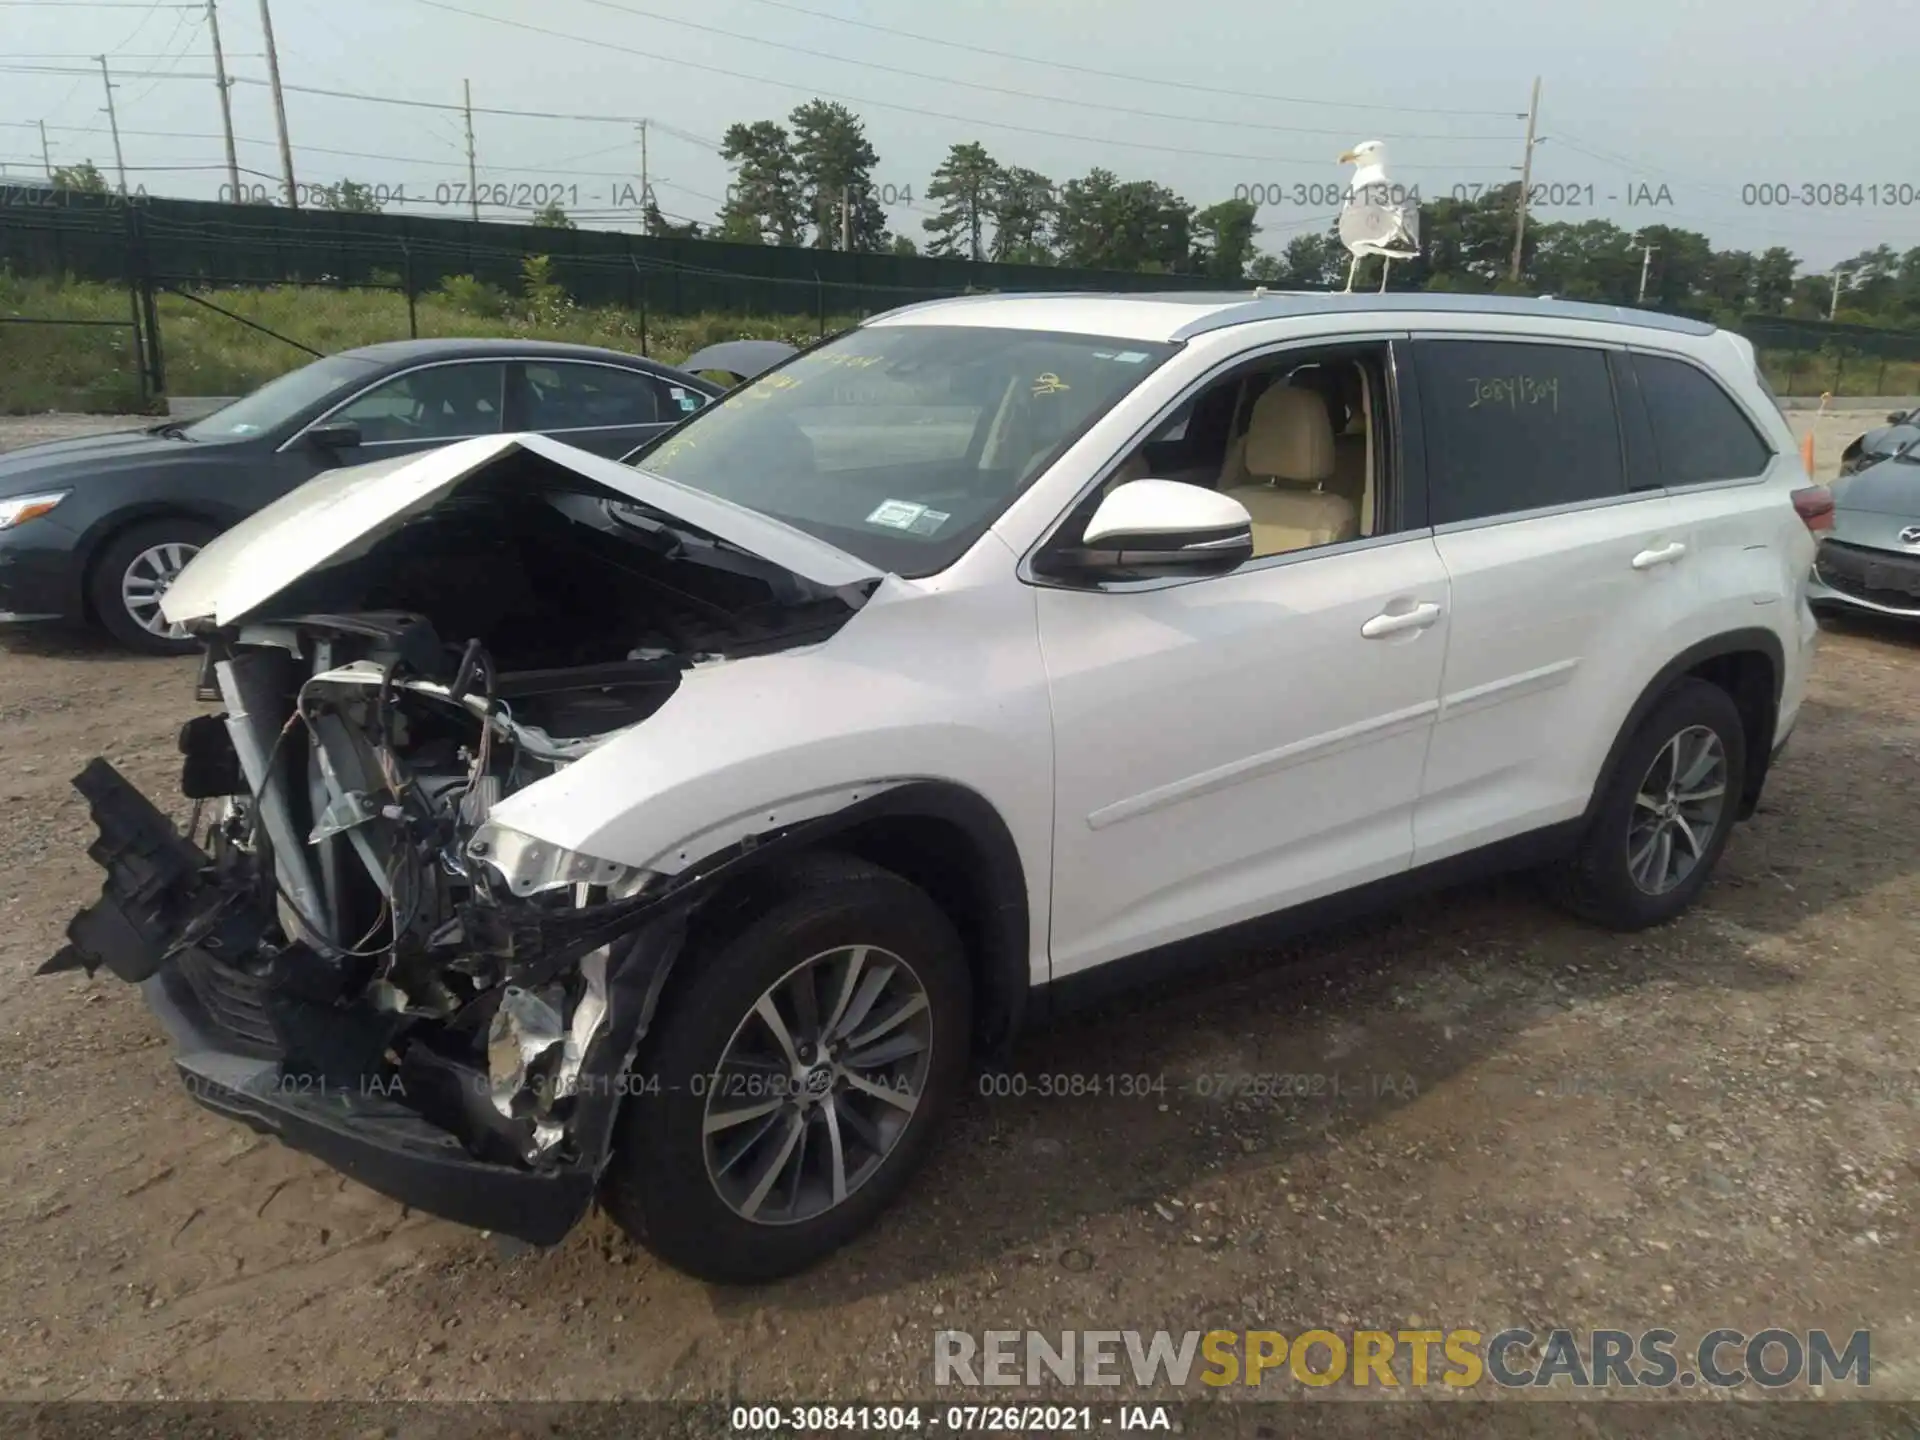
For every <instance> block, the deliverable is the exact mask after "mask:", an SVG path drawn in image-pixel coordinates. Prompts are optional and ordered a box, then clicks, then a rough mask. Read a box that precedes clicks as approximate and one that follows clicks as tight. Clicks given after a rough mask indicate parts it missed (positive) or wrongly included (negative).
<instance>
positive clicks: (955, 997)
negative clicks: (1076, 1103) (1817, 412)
mask: <svg viewBox="0 0 1920 1440" xmlns="http://www.w3.org/2000/svg"><path fill="white" fill-rule="evenodd" d="M1794 450H1795V447H1794V443H1793V440H1792V437H1791V435H1790V434H1789V431H1788V428H1787V426H1786V423H1785V422H1784V420H1783V419H1782V417H1781V415H1780V413H1779V411H1778V410H1777V408H1776V407H1775V406H1774V404H1773V403H1772V401H1771V400H1770V398H1769V395H1768V392H1767V391H1766V390H1765V388H1764V383H1763V382H1762V381H1761V380H1760V378H1759V375H1758V373H1757V371H1756V368H1755V363H1754V354H1753V350H1752V348H1751V347H1750V346H1749V345H1748V344H1747V343H1746V342H1744V341H1743V340H1741V339H1739V338H1737V337H1735V336H1733V335H1730V334H1725V333H1721V332H1717V331H1715V330H1713V329H1711V328H1710V327H1707V326H1704V325H1698V324H1693V323H1690V322H1686V321H1681V320H1674V319H1668V318H1665V317H1662V316H1659V315H1653V314H1646V313H1640V312H1633V311H1622V310H1615V309H1607V308H1600V307H1591V306H1583V305H1573V304H1559V303H1552V302H1532V301H1517V300H1500V299H1491V298H1484V297H1459V296H1453V297H1449V296H1398V295H1264V294H1261V295H1255V296H1252V297H1247V296H1222V295H1218V294H1214V295H1200V296H1184V295H1158V296H1152V297H1106V296H1026V297H980V298H972V299H964V300H953V301H944V302H939V303H935V304H930V305H922V306H916V307H911V308H908V309H905V310H900V311H896V312H894V313H892V314H888V315H884V316H881V317H879V318H877V319H874V320H872V321H869V322H868V323H866V324H865V325H863V326H861V327H859V328H858V329H856V330H853V331H851V332H849V333H847V334H845V335H841V336H839V337H836V338H834V339H833V340H831V341H829V342H827V343H824V344H822V345H820V346H817V347H815V348H814V349H812V350H809V351H806V352H804V353H802V354H800V355H799V356H797V357H796V358H794V359H792V360H791V361H789V362H788V363H786V364H784V365H783V366H781V367H780V368H778V369H776V370H774V371H772V372H770V373H768V374H766V375H764V376H762V377H761V378H759V379H758V380H756V381H755V382H753V383H752V384H750V385H748V386H746V387H744V388H742V389H740V390H737V391H735V392H733V393H732V394H730V395H729V396H728V397H727V398H726V399H725V400H724V401H722V402H721V403H719V404H717V405H714V406H712V407H710V408H709V409H706V410H703V411H701V412H700V413H698V414H697V415H695V416H693V417H692V418H691V419H689V420H688V421H686V422H685V423H684V424H682V425H681V426H680V427H679V428H678V429H676V430H675V431H672V432H670V433H669V434H668V435H667V436H665V437H664V438H663V439H661V440H660V441H657V442H655V443H654V444H652V445H651V446H649V447H648V448H647V449H645V450H644V451H643V452H641V453H640V454H638V455H637V456H636V457H632V463H631V464H625V465H623V464H617V463H614V462H612V461H608V460H603V459H597V458H595V457H593V456H590V455H587V454H585V453H582V452H580V451H576V450H573V449H570V448H569V447H567V446H565V445H562V444H559V443H558V442H555V441H552V440H547V439H542V438H540V437H537V436H505V437H492V438H487V439H480V440H473V441H469V442H464V443H462V444H458V445H454V446H452V447H450V448H447V449H444V450H441V451H438V452H435V453H433V454H430V455H427V456H424V457H412V458H405V459H401V460H398V461H392V462H384V463H382V464H378V465H372V466H363V467H359V468H356V469H352V470H342V471H337V472H334V473H333V474H331V475H328V476H324V477H322V478H320V479H317V480H315V481H313V482H312V483H311V484H309V485H307V486H305V487H304V488H302V489H301V490H299V491H296V492H295V493H293V494H292V495H289V496H288V497H286V498H285V499H283V500H281V501H280V502H278V503H276V504H274V505H272V506H270V507H269V508H267V509H266V510H264V511H262V512H260V513H259V514H257V515H254V516H253V517H251V518H250V519H248V520H246V521H244V522H243V523H242V524H240V525H239V526H237V527H236V528H235V529H233V530H231V531H229V532H227V534H225V535H224V536H222V537H220V538H219V539H217V540H216V541H214V542H213V543H212V544H210V545H208V546H207V548H206V549H205V550H204V551H203V552H202V553H201V555H200V557H199V558H198V559H197V560H195V561H194V562H193V563H192V565H190V566H189V567H188V569H187V570H186V572H185V573H184V574H183V575H182V576H181V577H180V579H179V580H178V582H177V583H176V584H175V586H174V588H173V589H172V590H171V591H170V592H169V593H168V595H167V596H166V599H165V610H166V614H167V618H168V619H169V620H170V621H174V622H177V623H183V624H186V625H188V626H189V627H190V628H192V629H193V630H194V631H195V632H196V633H198V634H200V635H202V636H203V637H204V638H205V640H206V643H207V660H206V664H205V666H204V668H203V671H202V694H203V698H208V699H214V700H219V701H221V702H223V703H224V713H210V714H205V715H202V716H200V717H198V718H196V719H193V720H191V721H189V722H188V724H187V725H186V727H185V729H184V730H183V732H182V734H181V749H182V751H183V753H184V754H185V757H186V758H185V767H184V768H185V773H184V777H183V787H182V788H183V790H184V792H185V794H186V796H188V797H189V798H191V799H192V800H194V801H195V819H196V823H195V825H193V826H192V827H190V833H189V834H188V835H185V836H182V835H181V834H179V833H178V832H177V831H176V830H175V829H174V828H173V826H172V825H171V824H170V823H169V822H168V821H167V820H166V818H165V817H164V816H163V815H162V814H161V813H160V812H159V811H158V810H157V809H156V808H155V807H154V806H153V805H151V804H149V803H148V802H147V801H146V800H144V799H143V798H142V797H141V796H140V795H138V794H137V793H136V792H135V791H133V790H132V789H131V787H129V786H128V785H127V784H126V782H125V781H124V780H122V779H121V778H120V777H119V776H118V775H117V773H115V772H114V771H113V769H112V767H111V766H109V765H107V764H106V763H105V762H104V761H95V762H94V763H93V764H92V765H91V766H89V768H88V769H87V770H86V771H85V772H83V773H82V775H81V776H80V777H79V779H78V780H77V781H76V784H77V785H78V786H79V788H80V789H81V791H82V792H83V793H84V794H85V795H86V796H87V798H88V800H89V801H90V803H91V804H92V807H93V810H94V814H95V817H96V819H97V821H98V824H99V826H100V829H101V832H102V833H101V838H100V840H99V841H98V842H97V843H96V845H95V848H94V852H93V853H94V854H95V856H96V858H97V859H99V860H100V861H101V863H102V864H103V865H104V866H105V868H106V869H107V872H108V878H107V882H106V886H105V889H104V893H103V896H102V899H101V901H100V903H98V904H97V905H95V906H93V907H91V908H90V909H88V910H86V911H84V912H82V913H81V914H80V915H79V916H78V917H76V919H75V921H74V923H73V925H72V927H71V929H70V938H71V941H72V943H71V944H70V945H69V946H68V947H67V948H66V949H65V950H63V951H62V952H61V953H60V954H59V955H57V956H55V957H54V959H53V960H51V961H49V962H48V965H47V967H46V968H47V969H49V970H61V969H69V968H74V967H79V966H84V967H86V968H87V969H88V970H90V971H91V970H92V969H94V968H95V967H97V966H100V965H106V966H108V967H110V968H111V969H112V970H114V971H115V972H116V973H117V974H119V975H121V976H123V977H125V978H126V979H128V980H132V981H136V982H139V983H140V984H142V986H143V987H144V989H145V991H146V993H147V996H148V998H149V999H150V1001H151V1003H152V1005H153V1007H154V1009H155V1010H156V1011H157V1012H159V1014H160V1016H161V1017H162V1019H163V1020H164V1021H165V1023H166V1024H167V1025H168V1027H169V1028H170V1029H171V1030H172V1031H173V1032H174V1034H175V1036H176V1037H177V1039H178V1040H179V1042H180V1053H179V1057H178V1063H179V1067H180V1069H181V1071H182V1073H183V1075H184V1077H185V1078H186V1080H187V1082H188V1085H189V1088H190V1090H191V1092H192V1094H193V1096H194V1098H196V1099H197V1100H199V1101H200V1102H201V1103H203V1104H205V1105H208V1106H210V1107H212V1108H214V1109H216V1110H219V1111H221V1112H223V1113H226V1114H230V1115H233V1116H235V1117H238V1118H240V1119H242V1120H244V1121H246V1122H247V1123H249V1124H252V1125H254V1126H256V1127H257V1128H261V1129H264V1130H268V1131H271V1132H273V1133H275V1134H277V1135H279V1136H280V1137H281V1138H282V1139H284V1140H285V1141H287V1142H288V1143H289V1144H291V1145H293V1146H296V1147H297V1148H300V1149H302V1150H306V1151H309V1152H311V1153H313V1154H315V1155H317V1156H319V1157H320V1158H321V1159H323V1160H325V1161H327V1162H329V1163H331V1164H333V1165H336V1166H338V1167H339V1168H341V1169H342V1170H344V1171H346V1172H347V1173H349V1174H351V1175H354V1176H356V1177H358V1178H360V1179H362V1180H364V1181H365V1182H366V1183H368V1184H370V1185H372V1186H374V1187H375V1188H377V1189H380V1190H383V1191H385V1192H387V1193H389V1194H391V1195H394V1196H396V1197H398V1198H400V1199H402V1200H405V1201H407V1202H409V1203H410V1204H413V1205H416V1206H418V1207H420V1208H423V1209H426V1210H430V1211H434V1212H437V1213H439V1214H442V1215H446V1216H450V1217H452V1218H454V1219H457V1220H461V1221H464V1222H466V1223H468V1224H472V1225H476V1226H482V1227H485V1228H488V1229H491V1230H495V1231H500V1232H504V1233H506V1234H509V1235H516V1236H520V1237H523V1238H525V1239H528V1240H532V1241H536V1242H541V1243H550V1242H553V1241H557V1240H558V1239H559V1238H560V1237H561V1236H562V1235H563V1234H564V1233H566V1231H567V1230H568V1229H569V1228H570V1227H571V1225H572V1224H573V1223H574V1222H575V1221H576V1220H577V1219H578V1218H579V1216H580V1215H581V1214H582V1213H583V1211H584V1210H585V1209H586V1208H587V1207H588V1206H589V1205H590V1204H591V1203H592V1201H593V1199H594V1198H595V1196H596V1195H597V1196H599V1197H601V1198H602V1199H603V1201H604V1203H605V1204H606V1205H607V1207H608V1208H609V1209H610V1210H611V1211H612V1213H613V1214H614V1216H615V1217H616V1218H617V1219H618V1220H619V1221H620V1223H621V1224H622V1225H624V1226H626V1227H627V1228H628V1229H629V1230H630V1231H631V1232H632V1233H634V1234H635V1235H637V1236H638V1237H640V1238H641V1239H642V1240H644V1241H645V1243H646V1244H648V1245H649V1246H651V1247H653V1248H654V1249H655V1250H656V1251H657V1252H658V1253H659V1254H661V1255H662V1256H664V1257H666V1258H667V1259H668V1260H670V1261H672V1262H673V1263H674V1264H676V1265H679V1266H681V1267H683V1268H685V1269H687V1270H690V1271H693V1272H695V1273H697V1274H699V1275H702V1276H707V1277H713V1278H717V1279H727V1280H751V1279H759V1278H765V1277H770V1276H774V1275H778V1274H782V1273H785V1272H789V1271H792V1270H794V1269H796V1268H798V1267H800V1266H803V1265H805V1264H807V1263H808V1262H810V1261H812V1260H814V1259H816V1258H817V1257H819V1256H821V1255H823V1254H825V1253H826V1252H828V1251H830V1250H832V1249H833V1248H834V1247H836V1246H838V1245H840V1244H842V1243H843V1242H844V1241H846V1240H847V1239H848V1238H849V1237H851V1236H852V1235H854V1234H855V1233H856V1232H858V1231H859V1230H860V1229H861V1228H862V1227H863V1226H865V1225H867V1224H868V1223H869V1222H870V1221H871V1220H872V1219H873V1218H874V1217H875V1215H876V1214H877V1213H878V1212H879V1211H880V1210H881V1209H882V1208H883V1207H884V1206H885V1205H886V1204H887V1203H888V1202H889V1201H890V1200H891V1199H892V1198H893V1197H894V1196H895V1195H896V1194H897V1193H898V1192H899V1190H900V1188H901V1186H902V1185H903V1184H904V1183H905V1182H906V1180H907V1179H908V1177H909V1175H910V1174H911V1172H912V1171H913V1170H914V1168H915V1167H916V1166H917V1165H918V1164H919V1163H920V1161H921V1160H922V1158H923V1157H924V1156H925V1155H926V1153H927V1150H928V1147H929V1146H930V1144H931V1143H932V1141H933V1137H934V1133H935V1130H936V1127H937V1126H938V1124H939V1122H940V1119H941V1117H942V1115H943V1113H944V1112H945V1111H946V1110H947V1109H948V1108H949V1106H950V1105H951V1103H952V1102H953V1101H954V1099H955V1097H956V1096H957V1095H958V1094H959V1092H960V1091H961V1089H962V1088H963V1086H964V1084H965V1081H966V1077H967V1074H968V1069H969V1064H970V1061H971V1059H972V1058H974V1057H979V1056H983V1055H984V1056H986V1057H989V1058H990V1057H993V1056H995V1055H998V1054H1003V1053H1004V1047H1005V1045H1006V1044H1007V1041H1008V1039H1009V1037H1010V1036H1011V1035H1012V1034H1013V1033H1014V1032H1015V1030H1016V1028H1017V1027H1018V1026H1019V1025H1020V1024H1021V1023H1022V1021H1023V1020H1025V1019H1029V1018H1031V1017H1032V1016H1034V1015H1035V1014H1037V1013H1041V1012H1042V1011H1043V1009H1045V1008H1046V1007H1049V1006H1053V1005H1056V1004H1058V1003H1059V1002H1060V1001H1061V1000H1062V998H1063V997H1065V996H1067V995H1069V994H1072V993H1074V992H1075V991H1077V990H1084V989H1085V988H1087V986H1088V985H1091V984H1093V983H1095V982H1099V981H1106V980H1111V979H1113V978H1115V977H1116V976H1120V975H1124V974H1131V973H1133V972H1134V971H1135V969H1136V968H1137V967H1136V966H1134V965H1132V964H1123V962H1129V961H1162V960H1169V959H1172V960H1178V959H1180V958H1181V957H1183V956H1188V957H1190V956H1191V954H1192V951H1191V950H1190V949H1187V948H1183V947H1184V944H1185V942H1189V941H1193V940H1195V939H1196V938H1197V937H1201V936H1203V935H1217V934H1218V933H1219V932H1222V931H1223V930H1228V929H1229V928H1230V927H1234V928H1235V933H1236V934H1237V933H1239V929H1238V927H1250V926H1251V925H1253V924H1254V923H1255V922H1260V923H1261V924H1266V923H1269V922H1278V923H1279V924H1283V925H1297V924H1299V923H1301V922H1302V921H1303V920H1306V919H1310V918H1313V917H1316V916H1319V915H1323V914H1324V913H1326V910H1327V909H1328V908H1329V906H1334V905H1338V906H1347V907H1351V906H1353V905H1355V904H1368V905H1371V904H1377V903H1380V901H1381V900H1382V899H1383V898H1385V897H1386V896H1388V895H1389V894H1391V893H1392V892H1394V891H1396V890H1398V889H1400V888H1401V887H1403V886H1405V885H1407V884H1409V883H1430V882H1432V881H1434V880H1436V879H1440V878H1443V877H1452V876H1456V875H1458V874H1460V873H1461V872H1462V871H1463V870H1466V869H1470V868H1482V867H1488V866H1514V865H1527V866H1534V867H1539V868H1542V869H1543V870H1544V871H1545V872H1546V873H1547V874H1548V875H1549V877H1550V878H1551V881H1552V884H1553V886H1554V888H1555V889H1556V891H1557V892H1558V893H1559V894H1560V895H1561V896H1562V897H1563V898H1564V899H1565V901H1566V902H1567V903H1568V904H1569V905H1570V906H1571V908H1572V909H1573V910H1574V911H1575V912H1576V913H1578V914H1580V915H1583V916H1586V917H1588V918H1590V919H1592V920H1595V921H1598V922H1600V923H1602V924H1607V925H1612V926H1616V927H1620V928H1624V929H1631V928H1634V927H1639V926H1645V925H1650V924H1655V923H1658V922H1660V921H1662V920H1665V919H1667V918H1669V917H1671V916H1673V915H1675V914H1676V913H1678V912H1679V911H1680V910H1682V909H1683V908H1684V907H1685V906H1687V905H1688V904H1689V903H1690V902H1691V901H1692V900H1693V898H1694V897H1695V896H1696V895H1697V894H1698V893H1699V892H1700V890H1701V887H1702V886H1703V885H1705V884H1706V882H1707V879H1708V876H1709V875H1710V873H1711V871H1712V869H1713V866H1714V863H1715V861H1716V860H1717V858H1718V857H1719V855H1720V852H1721V849H1722V848H1723V847H1724V846H1725V844H1726V843H1727V838H1728V834H1729V831H1730V830H1731V828H1732V825H1733V823H1734V822H1735V821H1736V820H1738V819H1740V818H1742V817H1744V816H1746V815H1747V814H1749V813H1750V812H1751V811H1752V810H1753V808H1754V805H1755V804H1756V802H1757V799H1758V796H1759V794H1760V789H1761V785H1762V782H1763V781H1764V779H1765V777H1766V773H1767V768H1768V764H1769V762H1770V760H1771V759H1772V757H1773V755H1774V753H1775V752H1776V751H1777V750H1778V749H1779V747H1780V745H1781V744H1782V742H1783V741H1784V739H1785V737H1786V735H1787V733H1788V731H1789V730H1790V729H1791V727H1792V725H1793V721H1794V717H1795V714H1796V712H1797V710H1798V708H1799V705H1800V699H1801V694H1802V691H1803V688H1804V685H1805V681H1806V675H1807V667H1808V663H1809V660H1810V657H1811V655H1812V650H1813V643H1814V635H1815V625H1814V621H1813V617H1812V615H1811V613H1810V612H1809V610H1808V607H1807V604H1806V600H1805V595H1804V584H1805V579H1806V576H1807V574H1808V570H1809V565H1810V562H1811V560H1812V556H1813V549H1814V541H1813V537H1812V535H1811V534H1810V533H1809V532H1810V529H1811V528H1813V527H1814V526H1816V525H1817V524H1819V523H1820V522H1821V521H1822V520H1823V519H1824V518H1825V516H1824V508H1825V506H1826V505H1827V504H1828V503H1829V502H1827V501H1826V498H1825V494H1824V492H1823V491H1818V490H1815V489H1813V488H1811V487H1807V486H1806V485H1805V482H1804V477H1803V475H1802V474H1801V472H1800V470H1799V468H1798V466H1797V462H1796V460H1795V459H1794ZM201 802H212V803H211V804H210V805H204V806H203V804H202V803H201ZM1247 933H1248V934H1249V935H1252V934H1253V933H1255V932H1253V931H1252V930H1251V929H1249V930H1248V931H1247ZM1082 982H1085V984H1083V983H1082Z"/></svg>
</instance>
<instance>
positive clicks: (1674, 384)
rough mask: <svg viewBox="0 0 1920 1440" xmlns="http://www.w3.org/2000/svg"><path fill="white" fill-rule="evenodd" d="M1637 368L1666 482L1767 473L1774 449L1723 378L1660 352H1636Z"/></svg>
mask: <svg viewBox="0 0 1920 1440" xmlns="http://www.w3.org/2000/svg"><path fill="white" fill-rule="evenodd" d="M1633 368H1634V372H1635V373H1636V374H1637V375H1638V376H1639V377H1640V395H1641V398H1642V399H1643V400H1644V401H1645V402H1646V406H1647V420H1648V421H1649V423H1651V424H1652V426H1653V444H1654V449H1655V450H1657V451H1658V452H1659V455H1660V475H1661V478H1662V479H1663V480H1664V481H1665V482H1666V483H1667V484H1669V485H1698V484H1701V483H1702V482H1704V481H1708V480H1745V479H1750V478H1751V477H1753V476H1756V475H1761V474H1764V473H1765V472H1766V468H1767V465H1768V464H1769V463H1770V462H1771V461H1772V459H1773V451H1772V450H1770V449H1769V448H1768V447H1767V445H1766V444H1765V442H1763V441H1762V440H1761V439H1760V437H1759V435H1757V434H1756V433H1754V428H1753V425H1752V424H1751V422H1749V421H1748V419H1747V417H1746V416H1745V415H1743V414H1742V413H1741V412H1740V407H1739V406H1738V405H1736V404H1735V403H1734V402H1733V400H1732V398H1731V397H1730V396H1728V394H1727V392H1726V391H1724V390H1722V389H1721V388H1720V385H1719V382H1718V381H1716V380H1714V379H1713V378H1712V377H1711V376H1709V375H1707V374H1706V373H1705V372H1703V371H1700V370H1696V369H1695V368H1694V367H1693V366H1691V365H1688V364H1686V363H1685V362H1684V361H1680V360H1668V359H1663V358H1662V357H1661V356H1658V355H1635V356H1634V357H1633Z"/></svg>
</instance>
